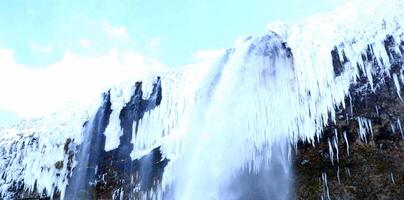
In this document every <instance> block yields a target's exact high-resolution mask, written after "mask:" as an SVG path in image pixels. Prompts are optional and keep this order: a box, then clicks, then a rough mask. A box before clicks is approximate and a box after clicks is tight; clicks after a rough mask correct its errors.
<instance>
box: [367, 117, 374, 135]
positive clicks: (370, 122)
mask: <svg viewBox="0 0 404 200" xmlns="http://www.w3.org/2000/svg"><path fill="white" fill-rule="evenodd" d="M367 125H368V130H370V134H371V136H372V140H373V128H372V121H371V120H370V119H368V120H367Z"/></svg>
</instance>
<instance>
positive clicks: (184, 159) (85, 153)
mask: <svg viewBox="0 0 404 200" xmlns="http://www.w3.org/2000/svg"><path fill="white" fill-rule="evenodd" d="M381 7H383V9H380V8H381ZM403 8H404V4H403V1H402V0H390V1H384V0H374V1H372V3H369V4H368V2H367V1H364V0H358V1H353V2H352V3H348V4H347V5H346V6H344V7H342V8H340V9H337V10H336V11H334V12H331V13H329V14H327V15H319V16H315V17H312V18H308V19H305V20H303V21H301V22H297V23H293V24H290V23H283V22H282V23H271V24H269V25H268V27H269V29H270V30H273V31H275V32H276V33H274V32H272V31H269V33H267V34H264V35H261V36H254V37H248V38H245V39H244V40H242V41H241V42H239V43H237V44H236V47H235V48H233V49H229V50H227V51H226V52H225V53H224V55H223V56H222V57H220V58H219V59H218V60H217V61H215V62H214V63H213V62H206V63H201V64H195V65H190V66H187V67H184V68H183V69H180V70H167V71H162V72H161V73H159V74H152V75H145V76H144V77H143V78H142V79H138V80H133V81H131V82H130V83H124V84H122V85H120V86H116V87H113V88H112V89H111V90H110V91H109V92H106V93H105V95H104V98H103V102H102V105H101V107H100V108H99V110H98V112H97V113H96V114H95V115H93V117H91V118H90V120H88V118H85V117H84V116H87V115H85V114H84V111H83V112H78V114H74V112H72V111H71V110H67V111H66V112H67V113H68V114H64V113H58V114H56V115H54V116H50V117H48V118H44V119H39V120H28V121H26V122H23V123H21V124H20V125H18V126H16V127H14V128H11V129H6V130H0V132H1V134H0V144H1V145H0V146H1V147H2V148H0V155H1V157H2V158H4V159H0V194H1V195H2V197H4V198H6V199H7V198H18V197H19V196H13V195H18V191H16V190H15V188H18V189H21V190H23V191H27V192H31V193H38V194H39V196H40V197H51V198H52V197H55V196H56V198H58V195H60V197H61V198H62V199H63V197H64V199H93V198H94V196H93V195H100V196H101V197H100V196H97V198H104V199H110V198H114V199H121V198H135V199H147V200H148V199H164V200H190V199H192V200H201V199H203V200H205V199H207V200H219V199H226V200H227V199H229V200H244V199H249V198H252V199H257V200H260V199H268V198H269V199H291V198H293V187H292V178H293V170H292V167H291V164H292V163H291V156H292V155H291V154H292V153H291V152H292V149H291V148H292V147H291V146H293V145H296V144H297V142H299V141H303V142H308V143H313V144H314V143H315V142H316V141H317V140H319V139H320V137H321V134H322V132H323V129H324V127H326V126H327V125H329V124H330V123H334V122H335V121H336V119H335V113H336V109H344V108H346V105H345V103H346V101H345V100H346V98H347V96H349V95H350V88H351V89H352V88H353V89H358V90H361V91H363V92H369V91H370V92H375V91H376V90H377V89H378V88H381V87H384V84H385V82H386V81H385V79H392V80H393V81H394V82H393V83H394V86H395V89H396V91H398V92H399V91H401V89H402V88H403V87H402V85H401V84H403V80H404V78H403V77H404V75H403V73H404V71H403V70H402V62H401V61H402V57H401V55H402V53H403V52H404V50H403V47H402V46H403V34H402V33H403V27H404V26H403V19H404V17H403V12H402V10H403ZM331 22H332V23H331ZM397 60H399V61H400V62H397ZM156 77H157V79H156ZM359 86H360V87H359ZM358 87H359V88H358ZM145 88H146V89H145ZM396 91H395V92H396ZM359 94H362V93H361V92H359ZM350 98H351V99H350V100H351V101H350V103H351V105H350V106H351V115H352V114H353V112H354V109H352V106H353V104H355V102H353V101H352V97H350ZM347 103H349V102H347ZM85 119H87V120H88V121H87V122H86V123H85V125H84V127H83V122H84V121H85ZM365 122H366V123H365ZM358 123H359V125H360V130H361V134H362V137H363V138H364V139H365V138H366V137H367V135H368V134H372V132H371V130H372V129H371V126H372V124H371V122H370V121H366V120H364V119H361V118H358ZM395 123H397V124H398V128H400V130H401V122H400V120H399V119H397V122H395ZM392 127H393V125H392ZM369 131H370V132H369ZM80 133H82V134H80ZM347 134H348V133H345V131H344V132H343V137H344V140H345V143H346V145H347V146H346V148H347V151H348V150H349V144H348V143H347V142H348V140H347ZM329 141H330V142H329V145H330V152H333V151H334V150H333V149H334V147H333V144H334V146H336V144H337V141H336V140H335V139H334V140H332V138H330V140H329ZM77 146H79V148H77ZM351 151H352V149H351ZM336 156H338V151H336ZM337 158H338V157H337ZM39 161H40V162H39ZM72 163H76V165H74V164H72ZM336 164H337V163H336ZM72 169H73V171H72ZM348 171H349V170H348ZM108 176H109V177H108ZM322 177H323V182H324V183H326V182H327V177H326V174H323V176H322ZM391 177H393V175H392V176H391ZM104 178H105V179H104ZM393 179H394V178H392V180H393ZM67 183H68V184H67ZM111 183H113V184H114V185H111ZM100 188H101V189H104V190H103V192H105V193H102V194H94V193H93V192H92V191H91V190H94V189H100ZM111 188H112V189H113V191H110V190H111ZM327 188H328V186H327ZM325 191H328V189H326V190H325ZM102 195H104V196H102ZM324 196H325V195H324ZM327 196H328V192H327Z"/></svg>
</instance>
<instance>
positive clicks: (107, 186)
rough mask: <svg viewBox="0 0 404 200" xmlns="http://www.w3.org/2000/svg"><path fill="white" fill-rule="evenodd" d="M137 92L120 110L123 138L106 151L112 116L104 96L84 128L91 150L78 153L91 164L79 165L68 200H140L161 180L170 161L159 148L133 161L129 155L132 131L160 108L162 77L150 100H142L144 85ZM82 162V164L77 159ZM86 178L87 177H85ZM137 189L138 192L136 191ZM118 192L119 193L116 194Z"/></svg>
mask: <svg viewBox="0 0 404 200" xmlns="http://www.w3.org/2000/svg"><path fill="white" fill-rule="evenodd" d="M135 87H136V88H135V91H134V93H133V95H132V97H131V99H130V101H129V102H128V103H127V104H126V106H125V107H124V108H123V109H122V110H121V112H120V115H119V118H120V121H121V124H120V126H121V127H122V132H123V134H122V136H121V137H120V138H119V139H120V144H119V146H118V148H116V149H114V150H111V151H105V150H104V149H105V135H104V132H105V129H106V127H107V125H108V121H109V116H110V114H111V111H112V110H111V102H110V94H109V92H108V93H106V94H105V95H104V103H103V105H102V106H101V107H100V108H99V110H98V112H97V114H96V115H95V117H94V119H93V120H94V121H93V122H92V123H91V124H90V123H88V122H86V124H85V125H84V129H89V130H90V131H85V133H87V134H90V135H89V138H90V139H89V149H87V150H85V149H83V145H82V147H81V148H80V150H79V153H78V157H80V155H81V153H82V151H86V152H85V153H86V155H87V154H88V155H89V159H88V163H85V164H84V165H80V163H79V165H78V167H76V168H75V169H74V171H73V176H72V177H71V179H70V180H69V185H68V187H67V192H66V196H65V199H110V198H111V197H113V196H114V195H115V196H118V195H121V196H122V197H124V198H125V199H138V198H139V196H138V195H140V194H141V193H143V192H147V191H149V190H151V189H152V187H153V186H155V184H156V183H157V180H158V179H161V176H162V173H163V169H164V166H165V165H166V164H167V162H168V160H167V159H165V158H162V155H161V153H160V150H159V148H156V149H154V150H153V151H152V152H150V154H148V155H146V156H144V157H142V158H141V159H135V160H132V158H131V157H130V153H131V152H132V149H133V144H131V137H132V131H133V129H136V130H134V132H135V133H136V132H137V127H138V124H139V121H140V120H141V119H142V117H143V115H144V114H145V112H148V111H150V110H151V109H154V108H155V107H156V106H159V105H160V102H161V99H162V93H161V91H162V88H161V83H160V77H158V78H157V80H156V82H155V83H154V84H153V89H152V92H151V94H150V96H149V97H148V98H147V99H144V97H143V91H142V83H141V82H137V83H136V84H135ZM78 160H79V162H80V161H81V159H80V158H78ZM83 177H84V178H83ZM134 188H136V190H134ZM115 193H116V194H115Z"/></svg>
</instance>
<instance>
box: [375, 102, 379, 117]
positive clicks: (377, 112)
mask: <svg viewBox="0 0 404 200" xmlns="http://www.w3.org/2000/svg"><path fill="white" fill-rule="evenodd" d="M375 109H376V117H379V108H378V106H377V105H376V106H375Z"/></svg>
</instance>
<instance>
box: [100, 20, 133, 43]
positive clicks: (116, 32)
mask: <svg viewBox="0 0 404 200" xmlns="http://www.w3.org/2000/svg"><path fill="white" fill-rule="evenodd" d="M102 26H103V29H104V31H105V33H106V34H107V35H108V36H109V37H113V38H119V39H129V34H128V30H127V29H126V27H123V26H113V25H111V24H110V23H108V22H104V23H103V25H102Z"/></svg>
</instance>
